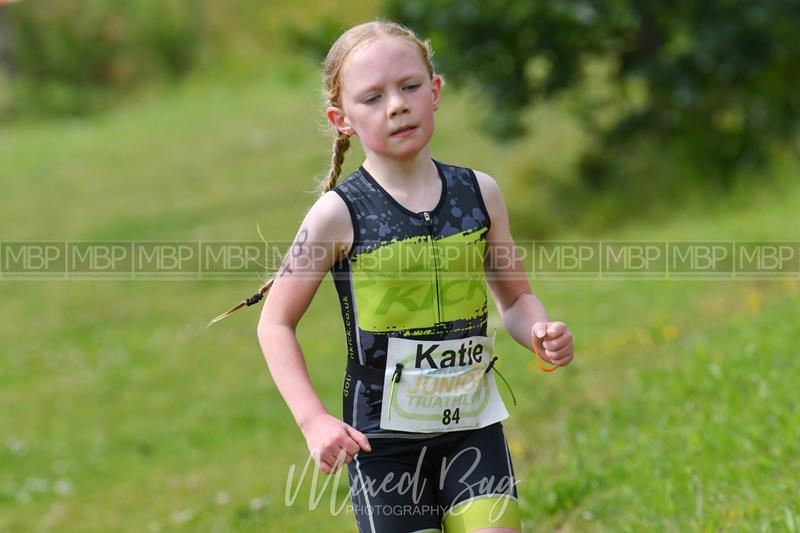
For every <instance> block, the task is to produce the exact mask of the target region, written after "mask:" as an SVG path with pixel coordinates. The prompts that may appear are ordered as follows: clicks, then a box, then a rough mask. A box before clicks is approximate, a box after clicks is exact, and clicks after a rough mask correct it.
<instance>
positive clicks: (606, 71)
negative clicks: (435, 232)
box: [0, 0, 800, 236]
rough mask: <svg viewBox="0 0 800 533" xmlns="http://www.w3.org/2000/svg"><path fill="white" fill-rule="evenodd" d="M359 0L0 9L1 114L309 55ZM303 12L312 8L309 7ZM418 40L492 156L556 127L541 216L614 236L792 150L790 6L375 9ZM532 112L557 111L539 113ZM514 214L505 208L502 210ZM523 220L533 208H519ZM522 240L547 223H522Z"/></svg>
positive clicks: (554, 4)
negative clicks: (465, 99) (428, 48)
mask: <svg viewBox="0 0 800 533" xmlns="http://www.w3.org/2000/svg"><path fill="white" fill-rule="evenodd" d="M365 5H366V3H363V2H353V3H348V4H347V5H337V6H331V7H329V8H327V10H325V9H322V10H320V9H315V13H316V16H315V17H306V16H305V14H306V11H307V10H306V9H304V7H303V4H302V3H299V2H298V3H289V4H287V3H277V2H258V1H255V0H232V1H230V2H225V3H220V2H213V1H211V0H200V1H189V0H132V1H128V2H124V3H119V2H112V1H109V0H86V1H83V2H73V1H70V0H50V1H47V2H32V1H28V2H21V3H19V4H13V5H10V6H6V8H5V9H0V34H1V35H2V37H0V57H2V58H3V61H2V64H3V65H4V69H3V70H4V74H3V75H2V76H3V80H4V83H3V85H4V86H5V87H6V88H5V89H2V90H0V113H2V114H1V115H0V117H2V120H5V121H8V120H15V119H16V120H19V119H22V120H24V119H29V118H31V117H54V116H55V117H59V116H62V117H63V116H76V115H84V114H87V113H92V112H97V111H99V110H104V109H108V108H109V107H111V106H113V105H116V104H117V103H118V102H120V96H125V95H129V94H131V93H135V90H136V89H139V88H141V87H146V86H152V85H153V84H161V83H171V82H174V81H175V80H179V79H181V78H182V77H183V76H185V75H186V74H187V73H188V72H189V71H190V70H192V69H194V68H196V67H198V66H201V67H203V68H208V67H209V66H213V68H216V69H217V70H221V69H225V68H228V69H230V70H234V71H235V70H236V69H237V68H240V67H241V66H242V65H247V64H250V65H256V64H261V63H263V62H264V61H265V58H266V59H267V60H269V58H270V57H273V58H274V57H276V56H278V55H280V54H287V53H289V54H291V53H292V52H302V53H306V54H307V55H308V56H309V57H311V58H312V59H313V60H315V61H319V60H321V58H322V57H323V56H324V53H325V51H326V50H327V48H328V47H329V46H330V44H331V42H332V41H333V39H335V37H336V35H338V34H339V33H340V32H341V31H342V30H343V29H345V28H346V27H347V26H348V25H349V24H350V23H349V22H347V23H346V22H345V21H352V20H354V19H358V18H359V15H362V17H361V18H362V19H363V13H366V12H370V11H371V10H370V9H366V10H365V9H364V6H365ZM316 7H317V8H318V7H319V6H316ZM376 7H377V10H378V11H379V12H381V14H382V15H384V16H387V17H388V18H392V19H395V20H398V21H400V22H403V23H405V24H408V25H410V26H411V27H413V28H414V29H415V30H416V31H417V32H418V33H419V34H421V35H423V36H426V37H429V38H430V39H431V41H432V43H433V46H434V49H435V51H436V56H435V61H436V63H437V68H438V69H439V70H440V71H441V72H442V73H443V74H444V75H445V77H446V79H447V80H448V81H450V82H452V85H451V87H454V88H455V89H456V90H461V91H465V92H467V93H468V94H470V95H471V96H472V97H474V98H475V105H474V112H473V113H472V114H473V115H474V116H475V117H478V120H475V121H474V123H473V124H471V125H472V126H473V127H475V128H479V129H480V130H482V131H484V132H485V133H486V134H487V135H489V136H491V138H493V139H495V141H496V142H497V145H498V146H509V145H513V144H514V143H515V142H518V141H519V139H520V138H522V137H523V136H524V135H525V134H532V135H534V136H537V135H543V136H547V135H548V134H549V132H550V130H551V129H553V122H554V121H555V122H558V123H559V124H560V125H561V126H557V127H556V128H558V127H563V125H564V124H570V125H571V126H570V127H571V128H572V133H571V135H570V142H569V145H568V146H563V147H562V148H563V151H564V152H565V153H568V154H569V162H568V164H566V165H564V164H558V165H552V164H548V163H547V162H542V161H530V162H527V163H525V162H522V163H521V164H519V165H518V168H517V170H516V172H515V175H514V183H513V184H512V185H511V187H516V188H518V189H519V191H520V192H522V191H527V190H533V189H535V190H538V191H541V194H540V195H539V197H540V198H542V199H543V201H544V200H545V199H546V200H547V201H548V202H549V205H550V206H551V213H550V216H549V218H553V216H555V218H556V219H558V221H559V224H563V222H564V221H565V220H570V221H571V223H583V224H584V225H585V226H586V227H587V228H597V227H602V226H605V225H613V224H616V223H619V222H623V221H625V220H628V219H630V218H631V217H637V216H644V215H647V214H656V215H657V214H658V213H659V212H665V211H668V210H669V209H671V208H673V207H674V206H676V205H680V204H682V203H685V202H686V201H687V198H690V197H695V198H696V200H695V201H696V202H697V203H698V204H702V202H703V201H707V200H708V199H709V198H711V197H714V196H716V195H719V194H725V193H728V192H730V191H731V190H733V189H736V188H737V187H741V186H742V185H744V186H748V185H750V184H751V183H752V181H753V180H756V179H761V180H763V179H772V177H774V176H776V175H779V174H780V172H775V171H774V170H773V169H772V168H771V165H772V164H773V163H774V161H776V160H784V159H786V158H796V156H797V153H798V150H800V141H798V137H797V135H798V129H797V124H798V119H799V118H800V92H799V91H797V90H796V88H797V87H798V85H800V69H798V68H797V65H798V64H800V41H798V40H797V39H795V38H793V32H794V31H795V28H797V27H800V4H799V3H797V2H794V1H790V0H765V1H761V2H745V3H742V2H737V1H730V0H713V1H709V2H690V1H676V2H649V1H648V2H644V1H641V0H612V1H599V0H539V1H536V2H517V1H511V0H499V1H494V2H479V1H477V0H433V1H430V0H385V1H384V2H383V4H382V5H379V6H376ZM544 104H547V108H548V109H550V110H553V109H556V110H558V111H559V114H558V115H557V116H556V117H555V118H553V117H548V116H542V113H540V112H539V110H541V109H542V106H543V105H544ZM529 207H530V206H529V205H528V204H517V203H515V201H514V200H512V201H511V209H512V210H513V211H523V210H527V209H528V208H529ZM533 207H534V208H537V207H539V206H533ZM519 228H520V230H521V231H522V232H523V233H524V234H526V235H529V236H537V235H542V234H543V233H545V232H546V231H548V229H549V228H547V227H546V223H545V222H544V221H543V220H542V217H538V216H535V215H534V216H527V217H524V218H523V219H522V221H521V223H520V226H519Z"/></svg>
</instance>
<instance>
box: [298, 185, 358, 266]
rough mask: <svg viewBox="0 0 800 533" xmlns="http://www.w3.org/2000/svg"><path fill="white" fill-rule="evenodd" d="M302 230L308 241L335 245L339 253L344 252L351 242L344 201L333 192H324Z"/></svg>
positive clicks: (350, 229)
mask: <svg viewBox="0 0 800 533" xmlns="http://www.w3.org/2000/svg"><path fill="white" fill-rule="evenodd" d="M304 229H305V231H306V235H307V237H308V238H309V239H310V240H312V241H315V242H319V243H323V242H325V243H332V244H335V245H336V247H337V248H338V249H339V250H340V252H346V251H347V250H348V249H349V248H350V245H351V244H352V242H353V225H352V222H351V221H350V212H349V210H348V208H347V205H346V204H345V203H344V200H343V199H342V198H341V197H340V196H339V195H338V194H336V193H335V192H333V191H328V192H326V193H325V194H323V195H322V196H320V197H319V198H318V199H317V201H316V202H314V205H312V206H311V208H310V209H309V210H308V213H307V214H306V216H305V219H304V220H303V224H302V226H301V230H300V231H301V232H302V231H303V230H304Z"/></svg>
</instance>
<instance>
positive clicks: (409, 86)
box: [405, 83, 420, 91]
mask: <svg viewBox="0 0 800 533" xmlns="http://www.w3.org/2000/svg"><path fill="white" fill-rule="evenodd" d="M419 86H420V84H419V83H412V84H411V85H406V87H405V88H406V89H408V90H409V91H415V90H417V89H419Z"/></svg>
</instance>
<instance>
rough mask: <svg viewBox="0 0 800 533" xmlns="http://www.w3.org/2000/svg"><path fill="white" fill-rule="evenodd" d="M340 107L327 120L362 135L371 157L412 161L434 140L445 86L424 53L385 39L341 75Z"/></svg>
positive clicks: (359, 52) (353, 58)
mask: <svg viewBox="0 0 800 533" xmlns="http://www.w3.org/2000/svg"><path fill="white" fill-rule="evenodd" d="M339 76H340V83H341V94H340V102H341V107H333V106H332V107H329V108H328V109H327V111H326V114H327V116H328V119H329V120H330V121H331V123H332V124H333V125H334V126H335V127H336V128H337V129H338V130H339V131H341V132H343V133H345V134H347V135H358V137H359V138H360V139H361V144H362V146H363V147H364V150H365V151H366V152H367V155H370V153H372V154H376V155H379V156H382V157H391V158H396V159H408V158H410V157H413V156H415V155H416V154H417V153H418V152H419V151H420V150H422V149H423V148H424V147H425V146H426V145H427V144H428V141H430V139H431V136H432V135H433V127H434V118H433V114H434V111H436V110H437V109H438V108H439V94H440V92H441V87H442V80H441V78H440V77H439V76H437V75H434V76H433V77H431V76H430V75H429V74H428V70H427V68H425V63H424V62H423V59H422V57H421V56H420V52H419V50H417V48H416V47H415V46H414V45H413V44H411V43H409V42H407V41H406V40H405V39H402V38H399V37H380V38H378V39H375V40H374V41H371V42H369V43H367V44H365V45H363V46H361V47H360V48H357V49H356V50H355V51H354V52H353V53H352V54H350V56H349V57H348V58H347V59H346V60H345V63H344V65H342V70H341V71H340V73H339Z"/></svg>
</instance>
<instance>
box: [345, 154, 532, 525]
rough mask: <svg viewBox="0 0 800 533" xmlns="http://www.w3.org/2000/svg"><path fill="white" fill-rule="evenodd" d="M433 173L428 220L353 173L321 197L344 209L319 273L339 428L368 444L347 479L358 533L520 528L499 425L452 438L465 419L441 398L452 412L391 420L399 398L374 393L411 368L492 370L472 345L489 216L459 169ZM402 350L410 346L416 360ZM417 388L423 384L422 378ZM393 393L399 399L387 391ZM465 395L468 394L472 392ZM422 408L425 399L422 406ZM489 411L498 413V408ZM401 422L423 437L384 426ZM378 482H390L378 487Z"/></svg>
mask: <svg viewBox="0 0 800 533" xmlns="http://www.w3.org/2000/svg"><path fill="white" fill-rule="evenodd" d="M434 164H435V165H436V168H437V170H438V174H439V178H440V179H441V183H442V191H441V196H440V198H439V201H438V203H437V204H436V206H435V207H434V208H433V209H432V210H430V211H423V212H418V213H416V212H413V211H410V210H409V209H407V208H405V207H404V206H403V205H401V204H400V203H399V202H397V201H396V200H395V199H394V198H393V197H392V196H391V195H390V194H389V193H388V192H387V191H385V190H384V189H383V188H382V187H381V185H380V184H379V183H378V182H377V181H376V180H375V179H374V178H373V177H372V176H371V175H370V174H369V173H368V172H367V171H366V170H365V169H364V168H363V167H360V168H358V169H357V170H356V171H355V172H353V173H352V174H351V175H349V176H348V177H347V178H345V179H344V180H343V181H342V182H341V183H339V184H338V185H337V186H336V187H334V189H333V191H335V193H336V194H338V195H339V196H340V197H341V198H342V199H343V200H344V202H345V204H346V205H347V208H348V210H349V213H350V219H351V222H352V225H353V244H352V247H351V249H350V251H349V253H348V254H347V256H345V257H343V258H342V259H341V260H340V261H338V262H337V263H336V264H335V265H334V266H333V268H332V269H331V273H332V276H333V279H334V283H335V286H336V290H337V293H338V297H339V303H340V306H341V313H342V320H343V323H344V328H345V338H346V346H347V370H346V372H345V378H344V387H343V419H344V421H345V422H346V423H348V424H350V425H352V426H353V427H355V428H356V429H358V430H359V431H361V432H363V433H364V434H366V435H367V437H368V438H369V440H370V444H371V447H372V452H369V453H368V452H360V453H359V454H358V455H357V456H356V458H355V459H354V460H353V462H352V463H351V464H350V465H349V470H348V472H349V478H350V492H351V498H352V502H353V512H354V514H355V516H356V520H357V522H358V527H359V530H360V531H362V532H364V531H377V532H381V533H383V532H393V531H397V532H401V531H402V532H409V531H441V530H442V528H444V529H445V531H447V532H459V531H470V530H472V529H475V528H478V527H515V528H517V529H519V527H520V516H519V506H518V502H517V499H516V497H517V493H516V489H515V481H514V475H513V469H512V466H511V458H510V454H509V452H508V447H507V445H506V442H505V437H504V435H503V430H502V425H501V423H500V422H499V421H496V422H492V423H489V424H488V425H483V424H482V423H481V422H480V421H479V420H478V419H477V418H476V419H475V421H474V422H472V423H473V424H474V425H473V426H472V427H469V426H468V427H467V429H462V428H461V427H458V424H459V422H461V423H462V424H465V423H469V422H468V419H467V418H466V416H465V417H464V418H463V419H461V420H459V418H458V415H459V412H460V411H461V409H459V404H458V403H457V402H458V399H457V398H455V397H453V396H452V395H451V397H450V399H449V401H451V402H455V403H451V404H450V405H448V404H447V403H444V404H436V406H435V407H434V409H435V411H436V415H435V416H433V417H431V416H428V415H422V414H419V413H415V412H411V413H409V412H405V411H403V407H404V406H405V405H406V403H408V402H409V401H408V398H410V397H409V396H405V397H403V402H406V403H403V402H400V401H399V396H398V397H397V398H395V396H394V394H395V391H394V390H392V391H391V394H389V393H388V391H387V390H386V386H387V385H389V384H390V383H391V382H392V381H395V382H396V381H399V378H400V375H402V376H403V379H405V380H406V381H405V382H404V383H406V382H407V381H408V380H409V379H412V378H410V377H409V376H410V374H409V372H410V371H412V370H415V369H414V368H412V367H414V366H416V367H417V369H419V367H420V366H422V367H423V368H422V369H421V370H419V372H421V374H419V376H423V375H424V374H425V372H426V371H432V370H434V369H438V370H439V371H444V367H446V366H447V365H448V361H449V362H450V364H451V365H454V366H455V362H454V361H455V360H457V359H460V361H461V364H462V365H463V364H464V361H465V359H468V360H469V363H474V364H475V365H477V362H478V361H480V362H481V364H483V365H484V366H482V367H480V368H479V370H481V372H480V374H481V376H483V374H487V375H488V374H489V370H490V369H491V368H492V365H493V361H492V362H491V363H490V364H488V367H487V366H486V365H487V361H488V359H489V357H483V359H481V355H480V350H481V348H480V347H479V345H480V344H481V343H485V344H487V345H489V344H491V345H493V341H491V342H490V341H489V340H488V339H489V338H487V337H486V334H487V331H486V330H487V291H486V280H485V274H484V268H483V258H484V251H485V247H486V234H487V232H488V230H489V226H490V223H491V221H490V218H489V214H488V212H487V210H486V206H485V204H484V202H483V198H482V196H481V192H480V189H479V186H478V182H477V179H476V177H475V173H474V172H473V171H472V170H471V169H468V168H463V167H458V166H453V165H447V164H444V163H441V162H438V161H434ZM460 341H463V343H461V344H459V342H460ZM484 341H485V342H484ZM413 342H416V343H418V345H416V352H414V346H415V345H414V344H413ZM403 343H406V344H408V345H409V346H411V348H408V350H410V351H409V352H408V353H409V354H411V355H409V356H408V357H406V358H405V359H402V363H398V361H401V359H398V358H397V357H395V355H393V354H395V353H397V350H398V349H399V348H397V347H398V346H405V344H403ZM409 343H411V344H409ZM467 343H468V344H467ZM476 346H478V347H477V348H476ZM440 347H452V350H449V351H448V350H445V351H444V352H443V353H444V358H441V357H439V358H438V359H434V358H433V357H432V356H431V355H430V354H432V353H434V350H435V349H439V350H441V349H442V348H440ZM488 349H489V348H487V350H488ZM436 353H439V352H436ZM449 354H452V355H451V356H450V355H449ZM484 355H488V356H491V353H488V354H484ZM473 359H474V361H473ZM387 360H390V363H391V365H390V367H389V369H387ZM403 363H405V367H404V365H403ZM395 367H397V368H395ZM430 367H432V368H430ZM465 368H469V367H465ZM484 368H485V372H483V370H484ZM392 371H394V374H393V375H392ZM475 375H477V374H475ZM461 377H463V378H464V379H467V380H468V378H469V376H468V375H466V374H464V375H463V376H461V375H460V376H454V377H452V379H451V381H450V382H448V383H457V382H456V380H457V379H461ZM489 377H493V376H489ZM418 379H420V383H423V384H424V383H425V381H424V377H422V378H418ZM444 379H448V378H444ZM479 381H480V383H478V382H477V381H476V382H475V387H482V388H481V389H480V390H482V391H484V393H485V396H489V397H491V396H492V395H491V394H490V393H491V392H494V396H495V397H497V393H496V390H495V389H494V387H495V385H494V380H493V379H491V380H488V379H485V380H479ZM462 383H463V382H462ZM392 385H393V384H392ZM407 386H408V385H407ZM448 386H449V385H448ZM454 386H455V385H454ZM392 388H393V387H392ZM406 390H410V389H406ZM398 391H401V392H400V393H398V394H401V393H403V392H402V389H401V388H399V385H398ZM470 391H471V392H470V394H479V393H480V391H478V389H477V388H473V389H470ZM472 391H475V392H472ZM476 397H477V396H476ZM387 398H388V400H387ZM454 398H455V399H454ZM465 398H466V396H465ZM433 401H445V402H446V401H448V400H447V399H445V400H442V398H433ZM483 402H484V404H483V405H484V406H485V403H486V400H483ZM387 403H388V405H386V404H387ZM431 405H432V404H431V402H430V401H429V402H428V403H426V404H425V405H424V406H423V407H425V408H430V406H431ZM392 409H394V411H392ZM420 409H422V408H420ZM497 409H498V410H501V411H503V412H504V408H502V406H500V407H498V408H497ZM409 410H410V409H409ZM429 411H430V409H429ZM441 413H444V416H441ZM505 414H506V415H507V413H505ZM402 416H407V417H408V419H409V420H411V421H412V422H408V423H410V424H413V420H415V417H417V418H419V419H420V420H422V419H423V418H425V419H426V420H427V422H424V424H427V426H425V427H426V429H424V430H421V431H415V430H409V429H407V428H406V427H405V426H392V424H391V423H390V420H392V421H394V420H398V419H400V418H401V417H402ZM389 417H391V419H390V418H389ZM503 417H504V416H503ZM503 417H500V416H496V417H495V418H492V419H488V420H490V421H491V420H500V419H501V418H503ZM420 424H423V422H420ZM386 426H389V427H386ZM393 427H394V428H396V427H403V428H404V429H403V430H398V429H393ZM411 427H413V426H411ZM420 427H423V426H422V425H421V426H420ZM439 429H441V430H439ZM404 476H405V477H404ZM387 477H393V481H392V482H391V483H384V481H385V480H386V478H387ZM401 478H404V479H405V480H406V481H407V482H411V483H412V485H413V487H411V488H410V490H403V489H404V488H405V489H409V487H401V486H398V483H397V481H398V480H399V479H401Z"/></svg>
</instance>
